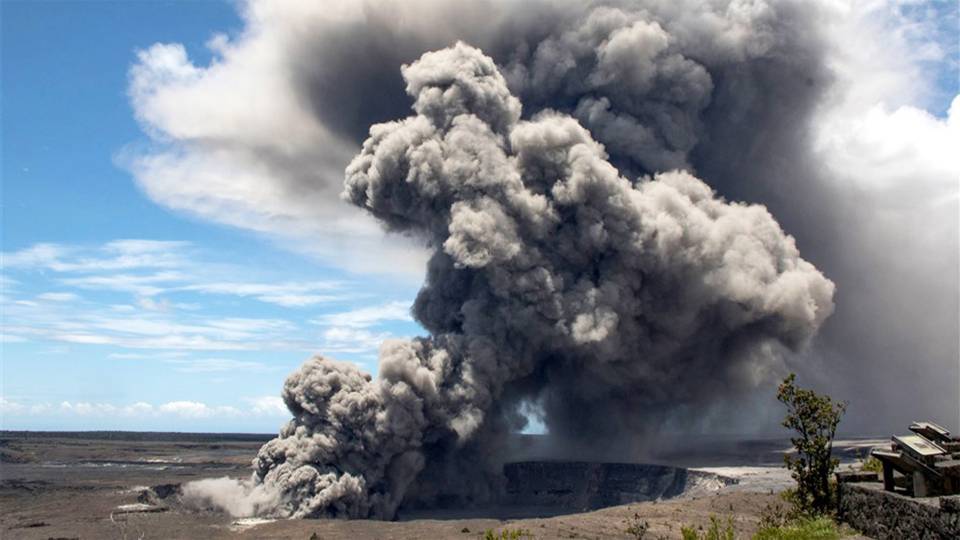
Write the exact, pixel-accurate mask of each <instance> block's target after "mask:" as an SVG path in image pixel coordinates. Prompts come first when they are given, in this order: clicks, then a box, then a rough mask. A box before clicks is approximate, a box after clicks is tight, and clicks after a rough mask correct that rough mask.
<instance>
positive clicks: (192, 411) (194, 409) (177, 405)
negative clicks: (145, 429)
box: [157, 401, 241, 418]
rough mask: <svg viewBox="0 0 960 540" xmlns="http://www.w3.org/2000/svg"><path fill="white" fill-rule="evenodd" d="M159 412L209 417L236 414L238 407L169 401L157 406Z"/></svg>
mask: <svg viewBox="0 0 960 540" xmlns="http://www.w3.org/2000/svg"><path fill="white" fill-rule="evenodd" d="M157 410H158V411H159V412H160V413H161V414H173V415H176V416H180V417H183V418H211V417H215V416H237V415H239V414H241V413H240V410H239V409H236V408H234V407H230V406H217V407H211V406H209V405H207V404H206V403H201V402H199V401H171V402H169V403H164V404H163V405H160V406H159V407H157Z"/></svg>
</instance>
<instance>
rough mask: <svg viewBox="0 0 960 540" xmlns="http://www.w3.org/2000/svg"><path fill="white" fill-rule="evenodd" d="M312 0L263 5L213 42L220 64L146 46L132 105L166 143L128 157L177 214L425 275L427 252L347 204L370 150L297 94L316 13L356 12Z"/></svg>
mask: <svg viewBox="0 0 960 540" xmlns="http://www.w3.org/2000/svg"><path fill="white" fill-rule="evenodd" d="M307 4H309V3H304V4H299V5H297V4H287V5H286V7H287V8H288V9H287V10H285V13H284V14H282V15H281V13H278V12H275V11H273V10H271V9H270V8H268V7H267V6H266V4H265V3H251V4H250V5H249V6H248V8H249V9H245V10H244V12H243V15H244V16H246V17H247V18H248V23H249V24H250V27H248V30H247V31H246V32H244V33H242V34H240V36H239V37H238V38H236V39H233V40H231V39H228V38H226V37H223V36H220V37H219V38H218V39H215V40H211V42H210V44H209V45H208V46H209V47H210V48H211V51H212V52H213V55H214V58H215V59H214V61H213V62H212V63H211V64H210V65H209V66H197V65H194V64H193V63H192V62H191V60H190V58H189V57H188V56H187V53H186V50H185V49H184V47H183V46H182V45H180V44H159V43H158V44H155V45H153V46H152V47H149V48H147V49H145V50H142V51H139V52H138V54H137V63H136V64H135V65H134V66H133V67H132V69H131V70H130V86H129V94H130V100H131V103H132V105H133V108H134V110H135V113H136V117H137V119H138V120H139V121H140V124H141V126H142V127H143V129H144V131H145V132H146V133H147V134H148V135H150V137H151V138H152V139H153V142H154V143H155V144H153V145H150V146H149V147H147V150H146V151H137V150H129V151H127V152H125V153H124V154H122V155H120V156H119V157H118V161H119V162H120V163H121V164H122V165H123V166H125V167H127V168H128V169H129V170H130V171H131V172H132V173H133V174H134V176H135V178H136V180H137V182H138V183H139V184H140V186H142V188H143V189H144V191H145V193H147V195H148V196H149V197H150V198H151V199H153V200H154V201H156V202H158V203H160V204H162V205H164V206H167V207H169V208H173V209H175V210H178V211H181V212H185V213H188V214H192V215H195V216H199V217H202V218H204V219H208V220H212V221H215V222H219V223H224V224H228V225H232V226H235V227H240V228H243V229H248V230H253V231H257V232H261V233H267V234H269V235H271V236H273V237H274V238H276V239H277V240H278V242H279V243H280V245H282V246H285V247H287V248H290V249H294V250H297V251H300V252H303V253H308V254H311V255H316V256H319V257H322V258H323V260H324V261H325V262H327V263H333V264H336V265H338V266H340V267H343V268H348V269H351V270H361V271H372V272H378V273H405V274H407V275H412V276H416V277H419V276H420V275H422V272H423V268H424V266H425V262H426V254H425V251H424V250H422V249H419V248H415V247H414V244H413V243H412V242H409V241H407V240H402V239H400V240H398V239H391V240H390V241H384V236H383V232H382V230H381V228H380V227H379V226H377V225H376V224H375V223H374V221H373V220H372V219H371V218H369V217H368V216H366V215H364V214H363V213H361V212H359V211H358V210H356V209H354V208H352V207H350V206H349V205H347V204H346V203H344V202H342V201H340V199H339V197H338V194H339V192H340V191H341V189H342V180H343V170H344V167H345V166H346V164H347V163H348V162H349V160H350V158H351V157H352V156H353V155H354V154H355V153H356V152H357V150H358V147H357V145H356V144H355V143H353V142H350V141H347V140H345V139H343V138H341V137H339V136H336V135H334V134H332V133H331V132H330V131H328V129H327V128H326V127H325V126H323V125H322V124H321V123H319V122H318V121H317V120H316V117H315V115H314V114H312V112H311V110H310V103H309V100H305V99H303V96H302V95H301V94H300V92H298V91H297V90H296V88H295V87H294V84H295V81H296V78H295V77H294V76H293V73H291V71H290V70H291V68H292V66H291V63H290V50H289V48H290V47H293V46H296V40H295V39H291V33H294V34H295V33H299V32H301V31H302V30H301V29H302V28H307V27H306V26H302V23H303V21H304V20H305V18H313V19H314V20H316V19H317V18H318V17H320V18H323V17H331V16H332V17H336V16H340V15H343V13H341V12H345V11H354V12H356V10H355V9H354V8H353V7H351V5H350V4H349V3H341V4H338V5H328V6H326V7H325V8H324V9H320V10H317V9H313V8H310V7H308V6H307ZM267 13H272V15H266V14H267ZM338 13H339V14H340V15H338ZM307 185H309V186H310V189H302V186H307ZM383 261H390V264H383Z"/></svg>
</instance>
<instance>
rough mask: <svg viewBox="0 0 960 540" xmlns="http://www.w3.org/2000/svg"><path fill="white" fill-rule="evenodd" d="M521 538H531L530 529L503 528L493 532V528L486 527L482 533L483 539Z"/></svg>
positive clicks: (506, 539)
mask: <svg viewBox="0 0 960 540" xmlns="http://www.w3.org/2000/svg"><path fill="white" fill-rule="evenodd" d="M521 538H532V536H531V534H530V531H527V530H525V529H503V530H501V531H500V532H494V530H493V529H487V530H486V532H484V533H483V540H520V539H521Z"/></svg>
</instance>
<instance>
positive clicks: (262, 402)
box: [246, 396, 290, 417]
mask: <svg viewBox="0 0 960 540" xmlns="http://www.w3.org/2000/svg"><path fill="white" fill-rule="evenodd" d="M246 401H247V403H249V404H250V412H252V413H253V414H256V415H261V416H283V417H289V416H290V411H289V410H288V409H287V405H286V404H285V403H284V402H283V399H282V398H280V397H278V396H260V397H255V398H247V399H246Z"/></svg>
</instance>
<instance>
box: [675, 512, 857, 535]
mask: <svg viewBox="0 0 960 540" xmlns="http://www.w3.org/2000/svg"><path fill="white" fill-rule="evenodd" d="M842 536H843V535H842V534H841V532H840V530H839V529H838V528H837V524H836V523H834V522H833V520H832V519H830V518H828V517H818V518H802V519H798V520H796V521H793V522H791V523H789V524H784V525H780V526H769V525H767V526H764V525H763V524H762V523H761V527H760V530H759V531H757V534H755V535H753V540H836V539H838V538H841V537H842ZM684 540H686V538H685V539H684Z"/></svg>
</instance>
